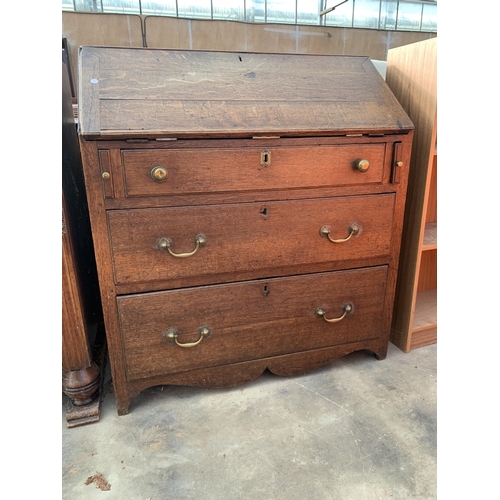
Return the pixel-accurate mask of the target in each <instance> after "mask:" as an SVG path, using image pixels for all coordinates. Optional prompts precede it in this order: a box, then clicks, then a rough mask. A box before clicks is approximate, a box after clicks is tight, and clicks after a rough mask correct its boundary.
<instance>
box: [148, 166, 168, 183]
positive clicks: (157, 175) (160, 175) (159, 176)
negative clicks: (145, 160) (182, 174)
mask: <svg viewBox="0 0 500 500" xmlns="http://www.w3.org/2000/svg"><path fill="white" fill-rule="evenodd" d="M167 177H168V173H167V169H166V168H165V167H160V166H157V167H153V168H152V169H151V178H152V179H153V180H154V181H155V182H165V181H166V180H167Z"/></svg>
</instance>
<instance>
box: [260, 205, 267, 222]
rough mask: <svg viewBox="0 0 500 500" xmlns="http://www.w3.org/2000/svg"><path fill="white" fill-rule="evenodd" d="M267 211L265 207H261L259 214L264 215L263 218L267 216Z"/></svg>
mask: <svg viewBox="0 0 500 500" xmlns="http://www.w3.org/2000/svg"><path fill="white" fill-rule="evenodd" d="M267 212H268V209H267V207H262V208H261V209H260V214H261V215H263V216H264V219H265V218H266V217H267Z"/></svg>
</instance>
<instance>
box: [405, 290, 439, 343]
mask: <svg viewBox="0 0 500 500" xmlns="http://www.w3.org/2000/svg"><path fill="white" fill-rule="evenodd" d="M436 342H437V289H435V290H425V291H424V292H419V293H418V294H417V299H416V302H415V314H414V317H413V327H412V335H411V346H410V349H415V348H416V347H422V346H424V345H428V344H434V343H436Z"/></svg>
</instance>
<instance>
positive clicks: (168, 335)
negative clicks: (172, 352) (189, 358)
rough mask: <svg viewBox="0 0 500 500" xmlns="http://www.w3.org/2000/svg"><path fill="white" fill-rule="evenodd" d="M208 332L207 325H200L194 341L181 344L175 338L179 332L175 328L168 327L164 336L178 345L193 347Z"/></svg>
mask: <svg viewBox="0 0 500 500" xmlns="http://www.w3.org/2000/svg"><path fill="white" fill-rule="evenodd" d="M209 334H210V328H208V326H202V327H200V338H199V339H198V340H197V341H196V342H186V343H185V344H181V343H180V342H179V341H178V340H177V338H178V337H179V334H178V333H177V329H176V328H169V329H168V330H167V331H166V332H165V338H166V339H167V340H168V341H169V342H175V343H176V344H177V345H178V346H179V347H195V346H197V345H198V344H199V343H200V342H201V341H202V340H203V339H204V338H205V337H206V336H208V335H209Z"/></svg>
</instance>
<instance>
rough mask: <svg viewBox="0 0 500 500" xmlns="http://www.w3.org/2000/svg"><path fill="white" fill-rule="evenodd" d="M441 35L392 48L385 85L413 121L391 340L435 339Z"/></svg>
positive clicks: (408, 345)
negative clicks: (438, 107) (439, 47)
mask: <svg viewBox="0 0 500 500" xmlns="http://www.w3.org/2000/svg"><path fill="white" fill-rule="evenodd" d="M436 60H437V38H431V39H430V40H425V41H423V42H418V43H412V44H409V45H404V46H402V47H397V48H395V49H391V50H389V54H388V56H387V77H386V80H387V84H388V85H389V87H390V88H391V90H392V91H393V93H394V95H395V96H396V97H397V98H398V100H399V102H400V103H401V106H403V108H404V109H405V110H406V112H407V113H408V115H409V116H410V118H411V119H412V121H413V123H414V125H415V141H414V143H413V149H412V156H411V160H410V161H411V163H410V165H411V167H410V175H409V179H408V194H407V203H406V209H405V219H404V220H405V223H404V231H403V236H402V242H401V256H400V260H401V262H400V266H399V274H398V282H397V288H396V301H395V304H394V314H393V322H392V332H391V337H390V339H391V341H392V342H393V343H394V344H395V345H397V346H398V347H399V348H400V349H401V350H403V351H404V352H409V351H410V350H411V349H415V348H417V347H423V346H425V345H429V344H435V343H436V342H437V127H436V120H437V61H436Z"/></svg>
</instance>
